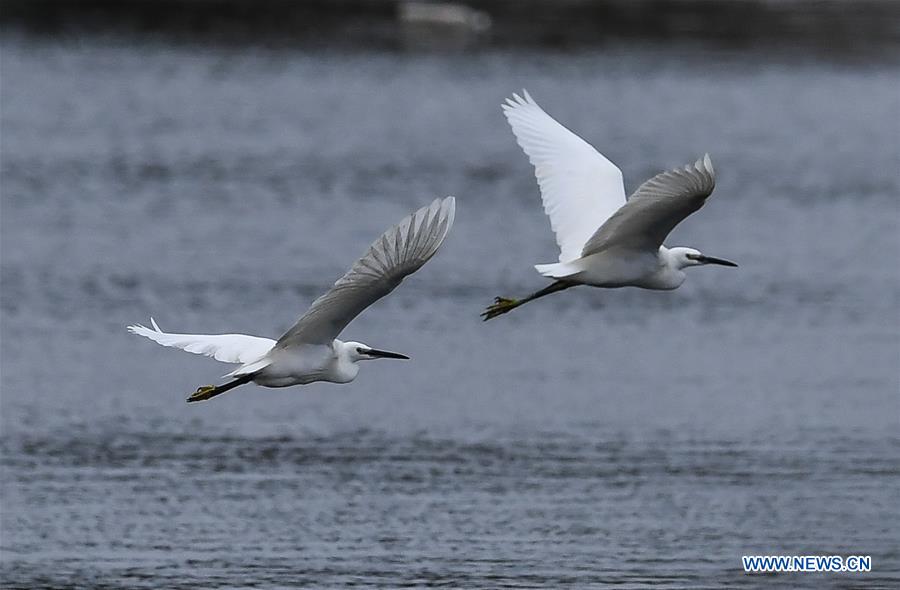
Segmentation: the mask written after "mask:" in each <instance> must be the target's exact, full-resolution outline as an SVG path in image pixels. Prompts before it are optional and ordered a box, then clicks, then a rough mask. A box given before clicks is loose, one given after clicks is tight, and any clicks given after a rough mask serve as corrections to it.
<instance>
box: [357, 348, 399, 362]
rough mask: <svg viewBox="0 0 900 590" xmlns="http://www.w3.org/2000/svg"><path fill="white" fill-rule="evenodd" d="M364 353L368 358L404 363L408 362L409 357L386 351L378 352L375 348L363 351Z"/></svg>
mask: <svg viewBox="0 0 900 590" xmlns="http://www.w3.org/2000/svg"><path fill="white" fill-rule="evenodd" d="M365 353H366V354H367V355H369V356H374V357H376V358H383V359H403V360H405V361H408V360H409V357H408V356H406V355H405V354H400V353H399V352H388V351H386V350H378V349H376V348H370V349H368V350H366V351H365Z"/></svg>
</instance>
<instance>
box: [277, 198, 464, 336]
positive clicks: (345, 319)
mask: <svg viewBox="0 0 900 590" xmlns="http://www.w3.org/2000/svg"><path fill="white" fill-rule="evenodd" d="M455 214H456V201H455V199H454V198H453V197H447V198H446V199H443V200H441V199H435V200H434V202H432V203H431V205H429V206H427V207H422V208H421V209H419V210H418V211H416V212H415V213H413V214H411V215H407V216H406V217H405V218H404V219H403V220H402V221H400V223H398V224H397V225H395V226H394V227H392V228H390V229H389V230H387V231H386V232H384V234H382V236H381V237H380V238H378V239H377V240H375V242H374V243H373V244H372V245H371V246H370V247H369V250H368V251H367V252H366V253H365V254H364V255H363V257H362V258H360V259H359V260H357V261H356V263H354V264H353V267H352V268H351V269H350V270H349V271H347V274H345V275H344V276H343V277H341V278H340V279H338V280H337V282H335V284H334V286H333V287H332V288H331V290H330V291H328V292H327V293H325V294H324V295H322V296H321V297H319V298H318V299H316V300H315V301H313V304H312V305H311V306H310V307H309V310H307V312H306V313H305V314H303V317H301V318H300V319H299V320H297V323H296V324H294V325H293V327H291V329H290V330H288V331H287V332H285V334H284V335H283V336H282V337H281V338H279V339H278V343H277V344H276V346H277V347H278V348H287V347H290V346H295V345H302V344H331V342H332V341H333V340H334V339H335V338H337V337H338V335H339V334H340V333H341V331H342V330H343V329H344V328H345V327H346V326H347V324H349V323H350V322H351V321H353V318H355V317H356V316H357V315H359V314H360V313H362V311H363V310H364V309H366V308H367V307H369V306H370V305H372V304H373V303H375V302H376V301H378V300H379V299H381V298H382V297H384V296H385V295H387V294H388V293H390V292H391V291H393V290H394V289H395V288H396V287H397V285H399V284H400V282H401V281H402V280H403V279H404V277H406V276H408V275H410V274H412V273H414V272H416V271H417V270H419V269H420V268H421V267H422V265H423V264H425V263H426V262H428V260H429V259H430V258H431V257H432V256H434V254H435V252H437V250H438V248H439V247H440V245H441V244H442V243H443V242H444V238H446V237H447V233H448V232H449V231H450V227H451V226H452V225H453V218H454V215H455Z"/></svg>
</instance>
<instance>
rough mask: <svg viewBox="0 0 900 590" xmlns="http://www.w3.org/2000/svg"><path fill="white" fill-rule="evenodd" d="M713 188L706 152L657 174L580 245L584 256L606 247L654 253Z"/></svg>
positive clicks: (714, 183)
mask: <svg viewBox="0 0 900 590" xmlns="http://www.w3.org/2000/svg"><path fill="white" fill-rule="evenodd" d="M715 188H716V171H715V169H714V168H713V165H712V160H710V158H709V154H706V155H705V156H703V158H701V159H699V160H697V161H696V162H694V164H693V165H689V166H685V167H684V168H678V169H675V170H669V171H668V172H661V173H660V174H657V175H656V176H654V177H653V178H651V179H650V180H648V181H647V182H645V183H644V184H642V185H641V186H639V187H638V189H637V190H636V191H634V194H633V195H631V198H630V199H628V204H627V205H625V206H624V207H622V208H621V209H620V210H619V211H617V212H616V214H615V215H613V216H612V217H611V218H610V219H609V220H607V222H606V223H604V224H603V226H602V227H600V229H598V230H597V233H596V234H594V235H593V236H592V237H591V239H590V240H588V243H587V244H585V246H584V254H583V255H584V256H590V255H591V254H596V253H598V252H602V251H604V250H608V249H610V248H627V249H632V250H639V251H644V252H654V253H655V252H656V251H657V250H658V249H659V247H660V246H661V245H662V243H663V242H664V241H665V239H666V236H668V235H669V232H671V231H672V230H673V229H675V226H676V225H678V224H679V223H681V222H682V221H683V220H684V219H685V218H686V217H687V216H688V215H690V214H691V213H693V212H695V211H697V210H698V209H700V207H702V206H703V204H704V203H705V202H706V199H707V197H709V196H710V195H711V194H712V192H713V189H715Z"/></svg>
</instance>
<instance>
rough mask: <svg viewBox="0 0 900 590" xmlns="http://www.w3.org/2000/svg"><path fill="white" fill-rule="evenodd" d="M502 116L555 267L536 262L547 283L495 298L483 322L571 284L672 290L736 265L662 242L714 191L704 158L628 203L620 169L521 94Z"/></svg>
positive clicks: (655, 181) (657, 179)
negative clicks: (699, 274)
mask: <svg viewBox="0 0 900 590" xmlns="http://www.w3.org/2000/svg"><path fill="white" fill-rule="evenodd" d="M503 114H504V115H506V120H507V121H508V122H509V125H510V127H512V130H513V134H514V135H515V136H516V140H517V142H518V143H519V145H520V146H521V147H522V149H523V150H524V151H525V154H526V155H527V156H528V158H529V160H530V161H531V163H532V165H533V166H534V174H535V177H536V178H537V181H538V185H539V186H540V190H541V199H542V200H543V203H544V211H545V212H546V213H547V215H548V217H550V226H551V227H552V229H553V232H554V233H555V234H556V243H557V244H558V245H559V250H560V253H559V262H554V263H550V264H538V265H535V269H537V271H538V272H539V273H540V274H541V275H543V276H545V277H547V278H550V279H554V282H553V283H551V284H550V285H549V286H548V287H546V288H544V289H541V290H540V291H536V292H535V293H532V294H531V295H529V296H527V297H524V298H522V299H508V298H504V297H497V298H496V299H495V300H494V304H493V305H491V306H490V307H488V308H487V309H486V310H485V311H484V313H482V314H481V315H482V317H483V318H484V319H485V320H489V319H491V318H494V317H497V316H498V315H501V314H504V313H507V312H509V311H511V310H513V309H515V308H517V307H519V306H521V305H524V304H525V303H528V302H529V301H533V300H535V299H538V298H540V297H544V296H546V295H549V294H551V293H556V292H558V291H563V290H565V289H568V288H570V287H574V286H577V285H590V286H593V287H605V288H616V287H641V288H643V289H676V288H678V287H679V286H680V285H681V283H683V282H684V279H685V273H684V269H686V268H688V267H691V266H702V265H706V264H720V265H724V266H737V265H736V264H735V263H733V262H730V261H728V260H723V259H721V258H713V257H712V256H705V255H703V254H701V253H700V252H699V251H698V250H695V249H693V248H680V247H679V248H667V247H665V246H664V245H663V241H664V240H665V239H666V237H667V236H668V235H669V232H671V231H672V229H674V228H675V226H676V225H678V223H680V222H681V221H682V220H683V219H685V218H686V217H687V216H688V215H690V214H691V213H693V212H694V211H697V210H698V209H700V207H702V206H703V203H704V202H705V201H706V198H707V197H708V196H709V195H710V194H712V191H713V189H714V188H715V185H716V178H715V171H714V170H713V166H712V161H711V160H710V158H709V155H708V154H707V155H706V156H704V157H703V158H702V159H700V160H698V161H697V162H696V163H694V164H693V165H690V166H685V167H684V168H680V169H676V170H670V171H668V172H663V173H661V174H657V175H656V176H654V177H653V178H651V179H650V180H648V181H647V182H645V183H644V184H642V185H641V186H640V187H639V188H638V189H637V190H636V191H635V192H634V194H632V195H631V197H630V198H629V199H627V200H626V199H625V186H624V183H623V181H622V172H621V171H620V170H619V169H618V167H616V165H615V164H613V163H612V162H610V161H609V160H607V159H606V158H605V157H604V156H603V155H602V154H600V153H599V152H598V151H597V150H595V149H594V148H593V147H591V145H590V144H588V143H587V142H586V141H584V140H583V139H581V138H580V137H578V136H577V135H575V134H574V133H572V132H571V131H569V130H568V129H566V128H565V127H563V126H562V125H561V124H560V123H558V122H557V121H556V120H555V119H553V118H552V117H551V116H550V115H548V114H547V113H546V112H545V111H544V110H543V109H542V108H541V107H540V105H538V104H537V103H536V102H535V101H534V99H533V98H531V96H530V95H529V94H528V92H527V91H523V95H522V96H519V95H517V94H514V95H513V98H511V99H507V101H506V104H504V105H503Z"/></svg>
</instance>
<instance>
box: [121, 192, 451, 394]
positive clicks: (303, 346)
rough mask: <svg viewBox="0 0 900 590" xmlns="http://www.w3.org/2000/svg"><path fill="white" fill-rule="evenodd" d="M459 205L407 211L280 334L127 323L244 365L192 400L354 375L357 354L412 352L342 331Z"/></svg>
mask: <svg viewBox="0 0 900 590" xmlns="http://www.w3.org/2000/svg"><path fill="white" fill-rule="evenodd" d="M455 213H456V202H455V200H454V198H453V197H447V198H445V199H443V200H441V199H436V200H435V201H434V202H433V203H431V205H429V206H427V207H423V208H421V209H419V210H418V211H416V212H415V213H413V214H411V215H408V216H407V217H405V218H404V219H403V220H402V221H401V222H400V223H398V224H397V225H395V226H394V227H392V228H391V229H389V230H387V231H386V232H385V233H384V234H383V235H382V236H381V237H380V238H379V239H377V240H376V241H375V242H374V243H373V244H372V246H371V247H370V248H369V250H368V251H367V252H366V253H365V255H364V256H363V257H362V258H360V259H359V260H358V261H356V263H355V264H354V265H353V267H352V268H351V269H350V270H349V271H348V272H347V274H345V275H344V276H343V277H341V278H340V279H338V281H337V282H336V283H335V284H334V286H333V287H332V288H331V290H330V291H328V292H327V293H325V294H324V295H322V296H321V297H319V298H318V299H316V300H315V301H314V302H313V304H312V305H311V306H310V308H309V310H307V312H306V313H305V314H304V315H303V316H302V317H301V318H300V319H299V320H297V323H295V324H294V325H293V327H291V329H290V330H288V331H287V332H285V333H284V334H283V335H282V336H281V338H279V339H278V340H277V341H276V340H272V339H269V338H260V337H257V336H247V335H246V334H217V335H203V334H170V333H168V332H163V331H162V330H160V328H159V326H158V325H157V324H156V322H155V321H154V320H153V318H151V319H150V323H151V325H152V328H147V327H145V326H141V325H135V326H128V330H129V331H130V332H132V333H133V334H138V335H140V336H146V337H147V338H149V339H151V340H153V341H155V342H158V343H159V344H162V345H163V346H171V347H174V348H180V349H182V350H185V351H187V352H192V353H194V354H202V355H206V356H210V357H213V358H214V359H216V360H218V361H222V362H224V363H236V364H239V365H240V366H239V367H238V368H237V369H235V370H234V371H232V372H230V373H228V374H227V375H225V377H231V378H233V379H232V380H231V381H229V382H227V383H225V384H223V385H206V386H204V387H200V388H198V389H197V391H196V392H195V393H194V394H193V395H191V396H190V397H189V398H188V399H187V401H189V402H196V401H201V400H207V399H210V398H212V397H215V396H217V395H219V394H222V393H225V392H226V391H229V390H231V389H233V388H235V387H237V386H238V385H243V384H244V383H249V382H251V381H252V382H254V383H256V384H257V385H262V386H264V387H289V386H291V385H304V384H307V383H312V382H314V381H330V382H332V383H348V382H350V381H353V379H355V378H356V375H357V373H359V365H358V364H357V363H358V362H359V361H363V360H369V359H378V358H392V359H409V357H408V356H406V355H403V354H400V353H396V352H387V351H384V350H378V349H377V348H372V347H371V346H368V345H366V344H363V343H362V342H343V341H341V340H338V339H337V337H338V335H339V334H340V333H341V332H342V331H343V329H344V328H345V327H346V326H347V324H349V323H350V322H351V321H352V320H353V318H355V317H356V316H357V315H359V314H360V313H362V311H363V310H364V309H366V308H367V307H369V306H370V305H372V304H373V303H375V302H376V301H378V300H379V299H381V298H382V297H384V296H385V295H387V294H388V293H390V292H391V291H393V290H394V289H395V288H396V287H397V285H399V284H400V282H401V281H402V280H403V279H404V277H406V276H407V275H410V274H412V273H414V272H416V271H417V270H419V268H421V267H422V265H423V264H425V263H426V262H428V260H429V259H430V258H431V257H432V256H434V254H435V252H437V250H438V248H439V247H440V245H441V243H443V241H444V238H446V237H447V233H448V232H449V231H450V227H451V226H452V225H453V218H454V215H455Z"/></svg>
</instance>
